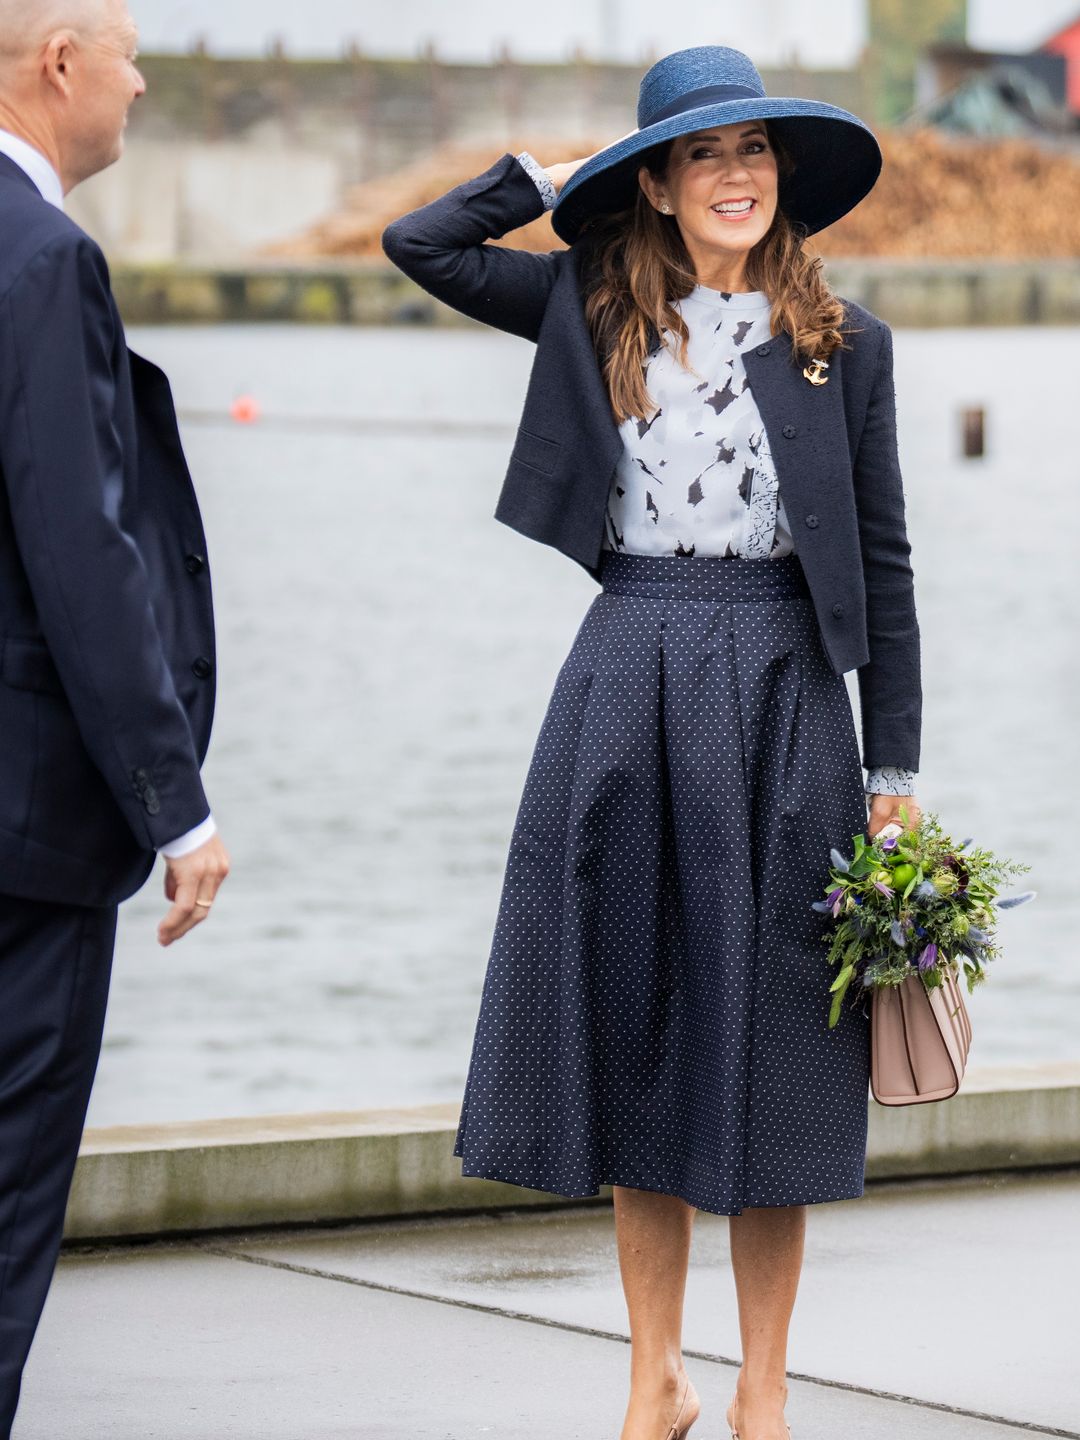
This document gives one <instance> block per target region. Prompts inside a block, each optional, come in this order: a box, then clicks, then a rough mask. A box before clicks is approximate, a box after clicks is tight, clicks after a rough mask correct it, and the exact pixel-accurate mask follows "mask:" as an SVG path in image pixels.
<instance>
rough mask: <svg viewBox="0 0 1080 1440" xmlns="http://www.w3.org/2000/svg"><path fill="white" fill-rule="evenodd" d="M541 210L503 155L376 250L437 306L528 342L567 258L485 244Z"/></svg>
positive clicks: (397, 224) (532, 188) (402, 220)
mask: <svg viewBox="0 0 1080 1440" xmlns="http://www.w3.org/2000/svg"><path fill="white" fill-rule="evenodd" d="M547 208H548V207H547V205H546V204H545V200H544V196H543V195H542V194H541V191H540V189H539V187H538V186H537V184H536V183H535V181H534V179H533V177H532V175H531V174H530V172H529V171H528V170H527V169H526V168H525V166H524V165H523V164H522V162H521V161H520V160H519V159H518V158H517V156H515V155H511V154H510V152H509V151H507V152H506V154H505V155H502V156H501V157H500V158H499V159H498V160H496V162H495V164H494V165H492V166H491V167H490V168H489V169H487V170H485V171H484V172H483V174H482V175H477V176H475V177H474V178H473V179H472V180H466V181H464V182H463V183H462V184H461V185H456V186H455V187H454V189H453V190H448V191H447V192H446V194H445V195H440V196H439V198H438V199H437V200H432V201H430V202H429V203H428V204H427V205H422V206H421V207H420V208H419V209H418V210H411V211H409V213H408V214H407V215H402V216H400V217H399V219H397V220H393V221H391V223H390V224H389V225H388V226H387V227H386V229H385V230H384V231H383V232H382V247H383V250H384V251H385V252H386V254H387V255H388V256H389V258H390V259H391V260H392V261H393V262H394V264H395V265H396V266H397V268H398V269H399V270H401V271H403V272H404V274H406V275H408V276H409V278H410V279H411V280H415V281H416V283H417V284H418V285H419V286H421V287H422V288H423V289H424V290H426V291H427V292H428V293H429V294H430V295H434V296H435V298H436V299H437V300H442V301H443V302H444V303H445V304H447V305H449V306H451V307H452V308H453V309H455V310H458V311H460V312H461V314H463V315H468V316H469V317H470V318H471V319H473V320H480V321H481V322H483V323H484V324H485V325H492V326H494V327H495V328H496V329H497V330H506V331H508V332H509V333H510V334H511V335H520V336H521V337H522V339H525V340H532V341H535V340H536V339H537V338H538V337H539V334H540V322H541V321H542V320H543V318H544V310H545V309H546V307H547V302H548V297H549V296H550V294H551V288H552V286H553V284H554V282H555V276H556V274H557V267H558V265H559V264H560V263H561V261H562V258H563V257H564V256H565V255H566V254H568V253H569V252H568V251H566V250H551V251H548V252H547V253H546V254H533V253H531V252H530V251H527V250H511V249H509V248H507V247H506V246H504V245H487V244H485V243H484V242H485V241H486V240H489V239H498V238H500V237H501V236H503V235H505V234H506V233H507V231H508V230H516V229H518V227H519V226H521V225H527V224H528V223H529V221H530V220H535V219H536V218H537V217H538V216H540V215H542V214H543V213H544V211H545V210H546V209H547Z"/></svg>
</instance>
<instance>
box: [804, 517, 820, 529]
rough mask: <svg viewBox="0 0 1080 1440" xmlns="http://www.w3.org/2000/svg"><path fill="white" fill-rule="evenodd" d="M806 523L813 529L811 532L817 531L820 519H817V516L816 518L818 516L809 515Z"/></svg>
mask: <svg viewBox="0 0 1080 1440" xmlns="http://www.w3.org/2000/svg"><path fill="white" fill-rule="evenodd" d="M806 523H807V525H809V526H810V529H811V530H816V529H817V523H818V518H817V516H816V515H807V517H806Z"/></svg>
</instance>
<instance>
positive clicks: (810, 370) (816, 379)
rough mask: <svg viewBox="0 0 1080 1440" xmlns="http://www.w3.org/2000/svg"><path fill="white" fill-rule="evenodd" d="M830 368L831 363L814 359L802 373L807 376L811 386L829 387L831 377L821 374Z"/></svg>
mask: <svg viewBox="0 0 1080 1440" xmlns="http://www.w3.org/2000/svg"><path fill="white" fill-rule="evenodd" d="M828 368H829V362H828V361H827V360H818V359H814V360H811V361H810V364H809V365H807V366H806V367H805V368H804V369H803V372H802V373H803V374H804V375H805V376H806V378H807V380H809V381H810V384H811V385H827V384H828V383H829V377H828V376H827V375H823V374H822V373H821V372H822V370H827V369H828Z"/></svg>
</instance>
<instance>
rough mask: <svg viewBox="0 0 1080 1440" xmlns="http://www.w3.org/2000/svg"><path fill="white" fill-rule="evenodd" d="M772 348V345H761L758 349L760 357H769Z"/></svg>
mask: <svg viewBox="0 0 1080 1440" xmlns="http://www.w3.org/2000/svg"><path fill="white" fill-rule="evenodd" d="M771 348H772V347H771V346H770V345H759V346H758V347H757V353H758V354H759V355H768V353H769V351H770V350H771Z"/></svg>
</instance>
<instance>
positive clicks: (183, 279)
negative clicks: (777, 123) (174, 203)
mask: <svg viewBox="0 0 1080 1440" xmlns="http://www.w3.org/2000/svg"><path fill="white" fill-rule="evenodd" d="M827 274H828V278H829V283H830V284H831V285H832V287H833V289H834V290H836V291H837V293H838V294H841V295H844V296H846V297H848V298H849V299H852V300H856V301H858V302H859V303H860V304H862V305H865V306H866V307H867V308H868V309H870V310H872V311H873V312H874V314H876V315H880V316H881V318H882V319H883V320H886V321H887V322H888V323H889V324H890V325H898V326H945V325H954V326H966V325H1077V324H1080V260H1040V261H1005V260H1002V261H989V260H987V261H952V260H940V261H934V260H920V261H910V260H883V259H875V260H833V261H830V262H829V263H828V266H827ZM112 276H113V288H114V290H115V292H116V296H117V300H118V302H119V305H120V309H121V312H122V313H123V316H124V319H125V320H126V321H127V323H128V324H147V325H157V324H190V323H202V324H258V323H266V322H277V323H295V324H334V325H398V324H400V325H408V324H412V325H446V324H450V325H474V324H476V323H478V322H476V321H472V320H468V319H466V318H465V317H464V316H462V315H459V314H458V313H457V312H456V311H455V310H452V309H451V308H450V307H448V306H446V305H444V304H442V303H441V302H440V301H438V300H435V299H434V298H433V297H432V296H430V295H428V294H427V293H426V292H425V291H424V290H422V289H420V287H419V286H417V285H416V284H414V283H413V282H412V281H411V280H409V279H407V278H406V277H405V276H404V275H402V274H401V272H400V271H399V270H396V269H395V268H394V267H393V266H392V265H390V264H389V262H387V261H384V260H381V259H374V260H356V261H349V262H332V261H326V262H319V263H318V264H307V265H304V264H299V263H297V264H291V265H254V264H251V265H244V264H240V265H237V266H232V267H230V266H200V265H172V264H170V265H131V264H127V265H125V264H116V265H114V266H113V270H112Z"/></svg>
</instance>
